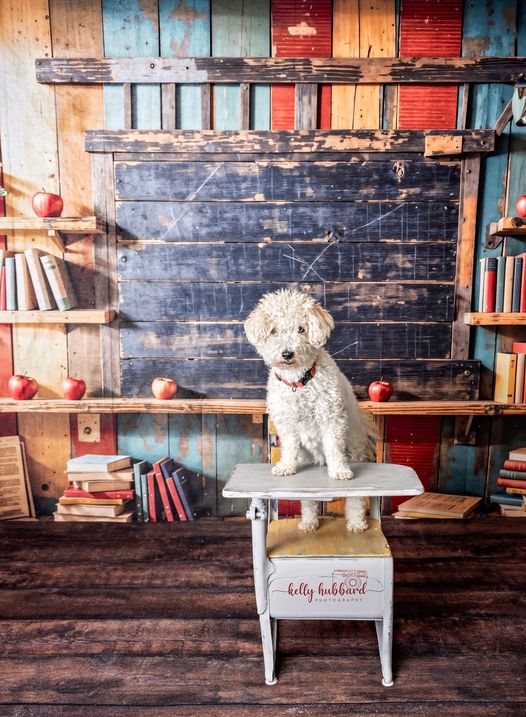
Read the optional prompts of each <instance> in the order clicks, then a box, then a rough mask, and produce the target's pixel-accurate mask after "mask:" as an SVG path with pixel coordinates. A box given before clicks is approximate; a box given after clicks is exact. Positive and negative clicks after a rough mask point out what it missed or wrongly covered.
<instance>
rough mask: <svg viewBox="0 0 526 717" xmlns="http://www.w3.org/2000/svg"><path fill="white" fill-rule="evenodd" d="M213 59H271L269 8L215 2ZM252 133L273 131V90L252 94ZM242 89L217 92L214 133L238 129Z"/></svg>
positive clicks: (232, 0)
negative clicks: (265, 130)
mask: <svg viewBox="0 0 526 717" xmlns="http://www.w3.org/2000/svg"><path fill="white" fill-rule="evenodd" d="M212 55H213V56H214V57H269V56H270V4H269V2H268V1H267V2H265V1H261V0H213V1H212ZM250 104H251V125H250V126H251V129H269V128H270V88H269V87H268V85H257V86H254V87H253V88H252V94H251V103H250ZM240 125H241V121H240V100H239V87H237V86H228V85H216V86H215V88H214V129H239V128H240Z"/></svg>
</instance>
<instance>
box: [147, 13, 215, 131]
mask: <svg viewBox="0 0 526 717" xmlns="http://www.w3.org/2000/svg"><path fill="white" fill-rule="evenodd" d="M159 23H160V45H161V56H162V57H209V55H210V42H211V40H210V2H209V0H181V2H174V0H159ZM201 126H202V124H201V90H200V87H199V86H198V85H179V86H178V87H177V90H176V127H177V128H178V129H201Z"/></svg>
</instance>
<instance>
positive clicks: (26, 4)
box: [0, 0, 69, 498]
mask: <svg viewBox="0 0 526 717" xmlns="http://www.w3.org/2000/svg"><path fill="white" fill-rule="evenodd" d="M0 47H1V48H2V52H1V53H0V58H1V59H0V62H1V65H0V128H1V129H0V132H1V145H2V161H3V165H4V183H5V186H6V189H7V190H8V191H9V194H8V196H7V202H6V204H7V212H6V213H7V215H8V216H15V217H16V216H25V217H31V216H34V215H33V211H32V209H31V197H32V195H33V194H34V193H35V192H36V191H38V190H40V189H41V188H42V187H44V188H45V189H47V190H48V191H52V192H58V191H59V189H60V187H59V181H58V180H59V177H58V157H57V137H56V111H55V95H54V88H53V87H52V86H49V85H48V86H46V85H41V84H39V83H38V82H37V81H36V77H35V59H36V58H37V57H41V56H44V57H49V56H50V54H51V36H50V28H49V7H48V2H47V0H10V2H9V3H7V4H4V5H3V6H2V21H1V22H0ZM35 244H37V245H38V246H39V247H40V248H42V249H44V250H45V251H50V252H51V253H53V251H54V250H53V238H52V237H48V236H47V234H46V233H42V235H41V236H39V237H38V239H37V241H36V242H35ZM27 246H28V239H27V237H26V236H22V235H18V234H17V233H16V232H15V233H14V234H13V235H10V236H9V238H8V248H9V249H12V250H15V251H21V250H23V249H24V248H26V247H27ZM55 251H56V250H55ZM13 359H14V368H15V372H17V373H25V372H27V374H28V375H31V376H34V377H35V378H36V379H37V380H38V382H39V384H40V386H41V389H40V391H41V395H42V396H43V397H53V396H58V395H60V394H59V387H60V384H61V381H62V380H63V378H64V377H65V375H66V369H67V352H66V335H65V332H64V327H62V326H56V325H43V326H35V325H28V326H24V325H17V326H14V327H13ZM18 425H19V433H20V436H21V437H22V439H23V440H24V442H25V445H26V449H27V455H28V468H29V474H30V479H31V484H32V487H33V491H34V493H35V494H36V495H38V496H40V497H43V498H47V497H49V496H52V495H56V494H58V492H59V491H60V489H61V487H62V485H63V482H64V473H63V471H64V465H65V461H66V460H67V458H68V457H69V420H68V417H67V416H62V415H53V416H50V415H49V416H46V415H43V414H27V415H20V416H19V418H18Z"/></svg>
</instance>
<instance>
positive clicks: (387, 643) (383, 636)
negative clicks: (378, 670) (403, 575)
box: [375, 558, 394, 687]
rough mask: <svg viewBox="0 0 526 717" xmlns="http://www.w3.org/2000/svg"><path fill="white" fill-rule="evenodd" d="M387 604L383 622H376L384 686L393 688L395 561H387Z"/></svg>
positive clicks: (385, 573)
mask: <svg viewBox="0 0 526 717" xmlns="http://www.w3.org/2000/svg"><path fill="white" fill-rule="evenodd" d="M384 575H385V604H384V615H383V619H382V620H375V624H376V635H377V637H378V648H379V650H380V661H381V663H382V685H383V686H384V687H392V686H393V684H394V682H393V667H392V659H393V658H392V654H393V560H392V558H390V559H386V560H385V572H384Z"/></svg>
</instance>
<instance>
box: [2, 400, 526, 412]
mask: <svg viewBox="0 0 526 717" xmlns="http://www.w3.org/2000/svg"><path fill="white" fill-rule="evenodd" d="M360 408H361V409H362V410H364V411H370V412H371V413H372V414H374V415H377V416H420V415H422V416H500V415H509V414H525V415H526V404H524V403H519V404H517V403H515V404H502V403H496V402H495V401H387V402H385V403H375V402H374V401H360ZM12 412H16V413H217V414H233V415H242V414H248V415H250V414H252V415H262V414H264V413H266V404H265V401H264V400H262V399H228V398H201V399H198V398H197V399H192V398H188V399H185V398H176V399H171V400H168V401H161V400H159V399H155V398H84V399H82V400H81V401H67V400H66V399H64V398H34V399H33V400H31V401H14V400H13V399H11V398H0V413H12Z"/></svg>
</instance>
